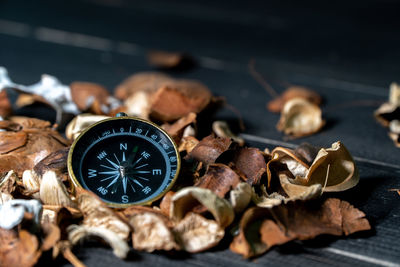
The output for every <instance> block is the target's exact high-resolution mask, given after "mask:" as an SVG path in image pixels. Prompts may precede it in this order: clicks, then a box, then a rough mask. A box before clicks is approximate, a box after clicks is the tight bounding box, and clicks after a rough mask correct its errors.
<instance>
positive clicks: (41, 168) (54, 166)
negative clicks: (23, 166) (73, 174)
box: [33, 147, 69, 181]
mask: <svg viewBox="0 0 400 267" xmlns="http://www.w3.org/2000/svg"><path fill="white" fill-rule="evenodd" d="M68 152H69V147H65V148H63V149H60V150H57V151H54V152H52V153H50V154H49V155H48V156H47V157H45V158H44V159H42V160H41V161H39V163H38V164H36V165H35V167H34V168H33V170H34V172H35V173H37V174H38V175H39V176H43V174H44V173H45V172H47V171H54V172H55V173H56V174H57V175H58V176H59V177H60V178H61V180H62V181H65V180H66V179H65V178H67V175H68V170H67V159H68Z"/></svg>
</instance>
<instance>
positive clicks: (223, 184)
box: [194, 163, 240, 198]
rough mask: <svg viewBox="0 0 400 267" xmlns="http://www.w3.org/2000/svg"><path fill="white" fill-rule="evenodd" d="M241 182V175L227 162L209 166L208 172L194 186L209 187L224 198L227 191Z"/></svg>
mask: <svg viewBox="0 0 400 267" xmlns="http://www.w3.org/2000/svg"><path fill="white" fill-rule="evenodd" d="M239 182H240V178H239V175H237V174H236V173H235V172H234V171H233V170H232V169H231V168H229V167H228V166H226V165H225V164H221V163H215V164H210V165H209V166H208V169H207V172H206V173H205V174H204V176H202V177H200V179H199V180H198V182H197V183H196V184H195V185H194V186H196V187H200V188H206V189H209V190H211V191H212V192H214V193H215V194H216V195H217V196H219V197H220V198H224V197H225V195H226V193H228V192H229V191H230V190H231V189H232V188H234V187H236V186H237V185H238V183H239Z"/></svg>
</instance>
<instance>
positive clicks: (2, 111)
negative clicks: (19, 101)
mask: <svg viewBox="0 0 400 267" xmlns="http://www.w3.org/2000/svg"><path fill="white" fill-rule="evenodd" d="M11 113H12V106H11V103H10V100H9V99H8V94H7V91H6V90H3V91H1V92H0V117H3V118H6V117H8V116H10V115H11Z"/></svg>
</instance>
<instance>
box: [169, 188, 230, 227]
mask: <svg viewBox="0 0 400 267" xmlns="http://www.w3.org/2000/svg"><path fill="white" fill-rule="evenodd" d="M199 204H201V205H203V206H204V207H205V208H206V209H207V210H208V211H209V212H210V213H211V214H212V215H213V216H214V218H215V220H216V221H217V222H218V223H219V225H220V226H221V227H222V228H225V227H227V226H228V225H230V224H231V223H232V222H233V219H234V217H235V214H234V212H233V209H232V206H231V205H230V203H229V202H228V201H227V200H226V199H223V198H220V197H218V196H217V195H216V194H215V193H214V192H212V191H211V190H209V189H204V188H198V187H186V188H184V189H182V190H180V191H178V192H177V193H176V194H175V195H173V196H172V201H171V210H170V217H171V218H172V219H173V220H175V221H180V220H182V219H183V218H184V217H185V215H186V214H187V213H188V212H190V211H191V210H192V209H193V208H194V207H196V206H198V205H199Z"/></svg>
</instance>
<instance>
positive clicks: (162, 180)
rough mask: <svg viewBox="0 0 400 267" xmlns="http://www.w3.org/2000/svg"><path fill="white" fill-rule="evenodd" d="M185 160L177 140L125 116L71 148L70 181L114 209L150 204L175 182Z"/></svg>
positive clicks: (96, 128) (96, 126) (109, 121)
mask: <svg viewBox="0 0 400 267" xmlns="http://www.w3.org/2000/svg"><path fill="white" fill-rule="evenodd" d="M179 168H180V157H179V152H178V150H177V147H176V145H175V143H174V141H173V140H172V138H171V137H170V136H169V135H168V134H167V133H166V132H165V131H164V130H163V129H161V128H160V127H159V126H157V125H156V124H154V123H152V122H149V121H146V120H142V119H139V118H136V117H128V116H127V115H126V114H123V113H122V114H117V116H116V117H113V118H109V119H105V120H102V121H100V122H98V123H95V124H93V125H91V126H90V127H88V128H87V129H86V130H85V131H84V132H83V133H82V134H81V135H80V136H79V137H78V138H77V139H76V140H75V141H74V143H73V144H72V146H71V149H70V151H69V155H68V172H69V176H70V178H71V180H72V182H73V184H74V186H76V187H83V188H84V189H87V190H90V191H92V192H94V193H95V194H96V195H97V196H99V197H100V198H101V199H102V200H103V201H104V202H106V203H107V204H108V205H109V206H112V207H127V206H129V205H134V204H135V205H145V204H150V203H152V202H153V201H155V200H157V199H159V198H160V197H162V196H163V195H164V194H165V193H166V192H167V191H168V190H169V189H170V188H171V186H172V185H173V183H174V182H175V180H176V178H177V176H178V173H179Z"/></svg>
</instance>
